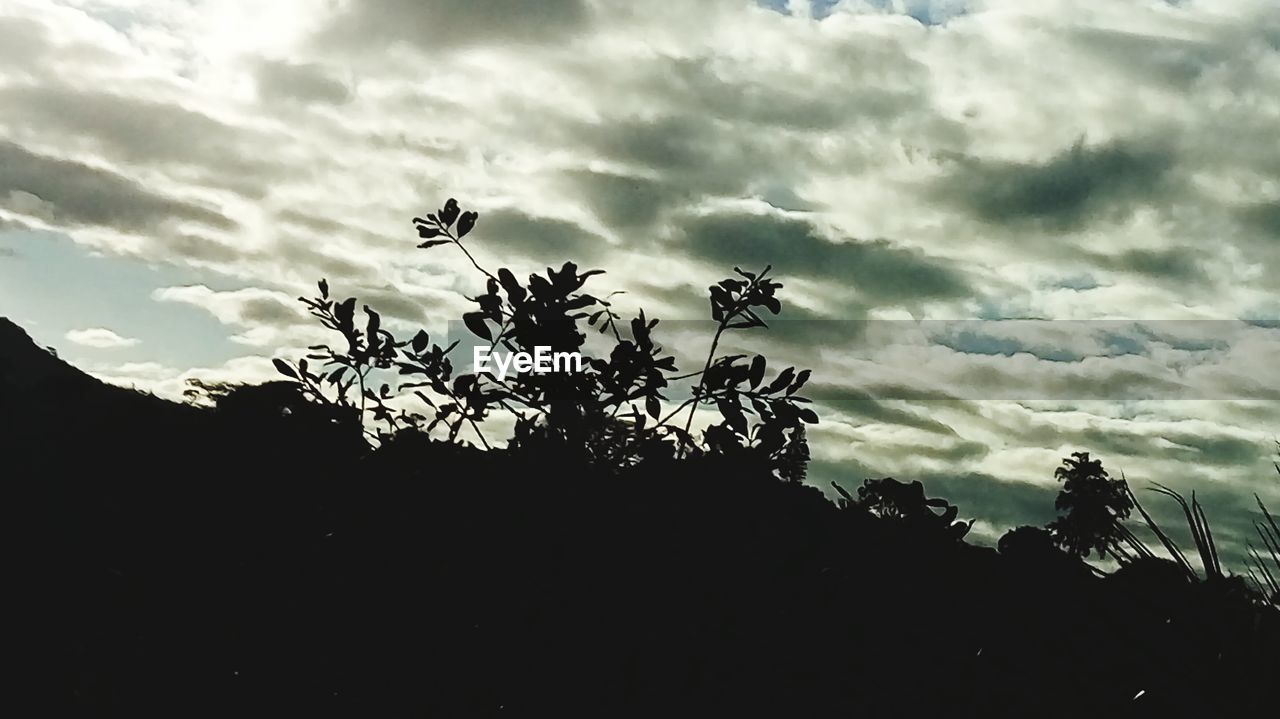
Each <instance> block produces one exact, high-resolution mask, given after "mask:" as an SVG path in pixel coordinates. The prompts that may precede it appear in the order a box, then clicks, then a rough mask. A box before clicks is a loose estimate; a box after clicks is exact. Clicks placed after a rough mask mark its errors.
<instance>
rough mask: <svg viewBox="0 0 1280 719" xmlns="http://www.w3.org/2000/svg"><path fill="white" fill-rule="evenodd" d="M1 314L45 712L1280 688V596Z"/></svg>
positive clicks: (511, 710) (2, 445) (10, 447)
mask: <svg viewBox="0 0 1280 719" xmlns="http://www.w3.org/2000/svg"><path fill="white" fill-rule="evenodd" d="M19 334H20V333H18V332H17V331H16V328H13V327H12V326H11V325H9V326H7V327H6V326H4V325H3V323H0V413H3V414H2V416H3V424H4V427H5V430H4V432H3V438H2V439H0V457H2V458H3V464H2V465H0V472H2V473H3V476H4V478H5V480H6V486H7V487H9V488H10V495H11V496H15V495H16V497H17V500H18V501H17V502H15V505H14V506H16V507H18V508H19V509H20V510H21V514H22V515H23V516H22V519H21V526H20V532H19V535H18V536H19V537H20V538H21V539H20V544H19V554H20V555H21V559H22V561H23V563H24V571H25V570H26V569H28V568H29V569H30V571H31V572H32V578H31V580H30V581H29V583H28V582H27V581H24V582H23V585H22V587H21V588H20V590H21V591H23V592H28V591H29V592H30V594H31V598H33V599H35V600H36V602H37V603H38V605H39V610H38V611H37V612H36V614H35V617H34V619H35V621H34V623H33V626H34V628H35V629H36V630H37V633H38V634H39V636H40V637H41V640H40V647H39V654H38V656H37V657H35V658H34V661H33V662H32V666H33V668H34V669H35V670H36V672H37V673H38V674H39V675H40V676H41V677H42V678H43V679H44V680H45V681H44V682H43V683H42V684H41V685H39V687H37V688H38V690H39V691H41V692H42V693H43V694H44V699H43V702H42V703H43V705H44V706H45V707H47V708H49V709H50V710H52V711H51V712H50V713H55V714H73V713H74V714H82V715H105V714H111V715H128V716H142V715H160V714H163V715H165V716H189V715H209V714H216V715H221V716H260V715H276V716H308V715H311V716H314V715H325V714H342V715H347V716H449V717H455V716H489V715H512V716H530V715H535V714H537V715H544V714H551V715H568V716H576V715H583V714H590V715H592V716H601V717H611V716H659V715H676V716H679V715H694V716H722V715H725V716H728V715H746V714H747V713H750V715H765V716H770V715H771V716H787V717H791V716H796V717H804V716H837V715H838V716H921V717H934V716H944V715H945V716H983V717H1006V716H1007V717H1057V716H1062V717H1067V716H1071V717H1079V716H1089V715H1093V716H1122V715H1123V716H1162V717H1171V716H1172V717H1176V716H1200V717H1224V716H1252V717H1261V716H1269V715H1271V714H1272V712H1274V709H1275V707H1276V706H1277V704H1276V698H1277V695H1276V690H1275V688H1274V687H1275V684H1276V679H1277V678H1278V676H1280V664H1278V663H1277V655H1278V654H1280V623H1278V622H1277V618H1278V617H1277V613H1276V612H1275V611H1273V610H1270V609H1263V608H1260V607H1257V606H1255V605H1251V604H1249V603H1248V602H1247V601H1245V600H1244V599H1242V598H1240V597H1238V596H1235V595H1234V594H1232V593H1231V592H1228V591H1226V590H1224V589H1222V588H1219V587H1214V586H1211V585H1204V584H1200V585H1192V584H1187V583H1185V581H1183V580H1182V579H1181V578H1180V577H1179V576H1178V575H1177V574H1176V573H1169V572H1166V571H1164V569H1163V568H1162V567H1160V566H1159V565H1153V566H1150V567H1146V568H1145V569H1144V568H1141V567H1139V568H1131V570H1129V571H1126V572H1124V573H1122V574H1119V575H1116V576H1113V577H1110V578H1107V579H1098V578H1095V577H1093V576H1092V575H1091V574H1090V573H1089V572H1088V571H1087V570H1085V569H1084V568H1083V567H1081V566H1080V565H1079V564H1077V563H1075V562H1073V561H1070V560H1066V558H1065V557H1058V558H1055V557H1048V556H1035V555H1033V556H1021V557H1019V556H1009V555H1001V554H999V553H997V552H996V551H995V550H991V549H985V548H978V547H973V546H969V545H966V544H963V543H961V542H955V541H950V540H948V539H946V538H945V537H942V536H934V535H928V534H921V533H919V532H914V531H911V530H909V529H906V528H904V527H901V526H898V525H895V524H893V523H890V522H886V521H882V520H876V519H874V518H872V517H870V516H869V515H867V514H865V513H863V512H860V511H857V510H854V509H841V508H839V507H837V506H836V505H834V504H832V503H831V502H830V501H828V500H827V499H826V498H825V497H824V496H823V495H822V494H821V493H820V492H819V491H817V490H816V489H812V488H808V487H804V486H800V485H792V484H784V483H782V482H779V481H777V480H775V479H772V478H768V477H762V476H758V473H756V472H754V471H753V469H752V468H751V467H745V466H735V465H734V464H732V463H730V462H727V461H703V462H699V463H692V462H685V463H678V464H677V463H668V464H664V465H662V466H657V465H653V466H646V467H642V468H640V469H638V470H636V471H634V472H632V473H630V474H628V475H625V476H622V477H605V476H601V475H600V474H599V473H596V472H593V471H592V470H590V469H587V468H585V467H582V466H580V465H578V464H576V463H575V461H574V460H572V459H570V458H558V457H557V456H556V455H555V454H554V453H553V452H551V451H550V450H547V451H542V452H537V453H533V452H526V453H524V454H519V455H517V454H508V453H500V452H489V453H481V452H478V451H470V450H466V449H460V448H457V447H452V446H446V445H439V444H429V443H424V442H415V441H412V440H407V441H403V442H399V443H396V444H393V445H391V446H389V447H386V448H384V449H383V450H380V451H378V452H376V453H369V452H367V451H365V450H364V449H363V445H362V443H361V440H360V438H359V435H358V432H354V433H353V432H351V431H350V430H349V429H341V428H338V427H335V426H333V425H330V424H327V423H325V422H323V421H320V420H317V419H315V418H313V417H310V416H308V414H307V413H306V412H304V411H295V412H293V413H292V414H290V415H287V416H282V414H281V412H280V405H281V404H288V403H289V402H290V401H291V400H289V399H288V398H284V399H281V398H272V397H258V398H256V399H255V400H254V401H252V402H246V403H244V404H242V405H241V406H238V407H237V406H234V404H233V403H228V404H225V405H224V407H223V408H222V409H220V410H218V411H213V410H197V409H194V408H191V407H185V406H179V405H173V404H169V403H165V402H161V401H159V400H155V399H153V398H149V397H144V396H140V395H136V394H134V393H131V392H127V391H124V390H116V389H114V388H107V387H104V386H102V385H100V384H98V383H97V382H96V381H94V380H92V379H90V378H88V377H86V376H84V375H82V374H79V373H78V372H76V371H75V370H73V369H72V368H70V367H68V366H66V365H63V364H61V363H59V362H56V361H54V360H52V359H51V358H50V357H49V356H48V355H47V354H44V353H43V351H42V350H39V348H35V347H34V346H29V342H27V341H26V340H25V336H21V337H19V336H18V335H19Z"/></svg>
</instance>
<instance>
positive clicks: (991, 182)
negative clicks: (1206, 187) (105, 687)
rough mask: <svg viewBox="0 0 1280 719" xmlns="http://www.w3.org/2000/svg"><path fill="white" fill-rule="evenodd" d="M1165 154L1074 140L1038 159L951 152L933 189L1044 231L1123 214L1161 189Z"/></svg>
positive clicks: (990, 217)
mask: <svg viewBox="0 0 1280 719" xmlns="http://www.w3.org/2000/svg"><path fill="white" fill-rule="evenodd" d="M1172 165H1173V158H1172V157H1170V155H1169V152H1168V151H1167V150H1164V149H1160V148H1156V147H1146V146H1143V145H1142V144H1140V143H1133V142H1121V141H1116V142H1111V143H1107V144H1105V145H1100V146H1088V145H1086V144H1084V142H1083V141H1080V142H1077V143H1076V144H1074V145H1072V146H1071V147H1070V148H1068V149H1066V150H1063V151H1061V152H1059V153H1056V154H1054V155H1053V156H1051V157H1049V158H1047V159H1045V160H1044V161H1041V162H1034V161H1032V162H1019V161H1002V160H992V159H975V158H967V157H958V158H956V159H955V161H954V168H953V170H952V172H951V174H950V175H949V176H948V177H947V179H946V180H945V181H944V182H943V183H942V185H941V187H940V190H939V194H940V196H941V197H943V198H948V199H952V200H954V201H956V202H958V203H959V204H960V205H962V206H963V207H966V208H968V209H969V210H971V211H973V212H974V213H975V214H976V215H977V216H978V217H979V218H981V219H983V220H986V221H989V222H995V223H1017V222H1040V223H1042V224H1043V225H1044V226H1046V227H1047V228H1050V229H1059V230H1063V229H1076V228H1079V227H1081V226H1082V225H1084V224H1086V223H1090V224H1091V223H1093V222H1097V221H1106V220H1115V219H1121V220H1122V219H1124V218H1125V217H1126V216H1127V215H1128V214H1130V213H1132V212H1133V211H1134V210H1135V209H1137V207H1138V206H1139V205H1142V204H1145V203H1150V202H1154V201H1157V199H1158V198H1160V197H1161V196H1163V195H1164V193H1163V192H1162V189H1161V181H1162V180H1163V179H1164V177H1165V175H1166V174H1167V173H1168V171H1169V169H1170V168H1171V166H1172Z"/></svg>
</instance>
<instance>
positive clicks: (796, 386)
mask: <svg viewBox="0 0 1280 719" xmlns="http://www.w3.org/2000/svg"><path fill="white" fill-rule="evenodd" d="M809 372H810V370H807V369H805V370H800V372H799V374H797V375H796V381H795V382H794V383H793V384H792V385H791V387H789V388H788V389H787V395H788V396H790V395H793V394H795V393H796V392H799V391H800V388H801V387H803V386H804V383H805V382H808V381H809Z"/></svg>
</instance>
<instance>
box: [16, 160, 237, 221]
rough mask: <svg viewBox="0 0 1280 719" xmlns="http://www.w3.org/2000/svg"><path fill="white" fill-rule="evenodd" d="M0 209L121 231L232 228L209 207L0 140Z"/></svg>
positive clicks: (224, 217)
mask: <svg viewBox="0 0 1280 719" xmlns="http://www.w3.org/2000/svg"><path fill="white" fill-rule="evenodd" d="M6 196H7V197H8V199H7V200H6V199H5V198H6ZM0 208H4V209H8V210H11V211H14V212H17V213H18V214H26V213H27V212H31V213H32V214H35V215H37V216H38V217H40V218H41V219H47V220H49V221H51V222H55V223H60V224H61V223H65V224H68V225H71V226H83V225H97V226H101V227H109V228H113V229H117V230H121V231H125V232H142V231H158V230H161V229H162V228H163V227H164V226H166V225H171V224H173V223H182V222H189V223H196V224H201V225H205V226H209V227H214V228H217V229H224V230H229V229H232V228H234V227H235V223H234V222H232V221H231V220H230V219H228V218H227V217H226V216H224V215H222V214H221V213H219V212H217V211H215V210H212V209H209V208H207V207H204V206H202V205H200V204H197V203H194V202H184V201H182V200H178V199H175V198H171V197H165V196H163V195H159V194H156V193H154V192H151V191H150V190H148V189H146V188H144V187H143V186H142V185H141V184H140V183H138V182H137V181H135V180H132V179H130V178H128V177H125V176H124V175H121V174H118V173H116V172H113V171H111V170H107V169H103V168H99V167H91V166H88V165H85V164H82V163H79V162H75V161H72V160H64V159H60V158H57V157H51V156H49V155H43V154H38V153H35V152H32V151H30V150H27V149H26V148H24V147H21V146H19V145H16V144H13V143H11V142H5V141H3V140H0Z"/></svg>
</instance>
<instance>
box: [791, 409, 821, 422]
mask: <svg viewBox="0 0 1280 719" xmlns="http://www.w3.org/2000/svg"><path fill="white" fill-rule="evenodd" d="M796 416H798V417H799V418H800V419H802V420H804V421H805V422H807V423H809V424H817V423H818V413H817V412H814V411H813V410H811V409H809V408H808V407H799V408H797V409H796Z"/></svg>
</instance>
